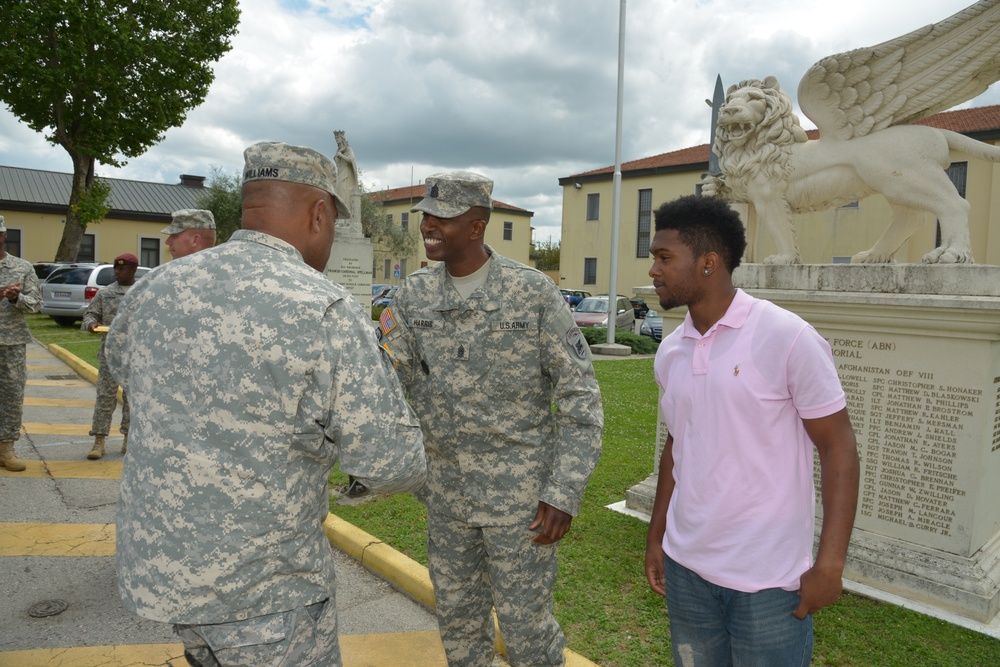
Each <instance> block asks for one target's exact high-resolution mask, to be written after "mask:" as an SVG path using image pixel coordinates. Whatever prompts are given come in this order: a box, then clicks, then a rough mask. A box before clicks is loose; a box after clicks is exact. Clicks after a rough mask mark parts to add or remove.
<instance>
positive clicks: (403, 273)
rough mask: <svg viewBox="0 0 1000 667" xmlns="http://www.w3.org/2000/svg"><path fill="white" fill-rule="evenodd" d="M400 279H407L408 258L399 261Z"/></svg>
mask: <svg viewBox="0 0 1000 667" xmlns="http://www.w3.org/2000/svg"><path fill="white" fill-rule="evenodd" d="M399 277H400V278H405V277H406V258H405V257H404V258H403V259H401V260H399Z"/></svg>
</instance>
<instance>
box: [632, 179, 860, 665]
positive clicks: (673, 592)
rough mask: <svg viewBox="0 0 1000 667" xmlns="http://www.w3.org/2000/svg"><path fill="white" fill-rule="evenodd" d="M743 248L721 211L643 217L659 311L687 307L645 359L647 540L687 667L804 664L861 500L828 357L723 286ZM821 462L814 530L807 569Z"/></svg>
mask: <svg viewBox="0 0 1000 667" xmlns="http://www.w3.org/2000/svg"><path fill="white" fill-rule="evenodd" d="M745 248H746V237H745V235H744V230H743V224H742V222H741V221H740V219H739V216H738V215H737V214H736V213H735V212H734V211H733V210H732V209H731V208H729V206H728V205H727V204H726V203H724V202H723V201H721V200H719V199H715V198H710V197H697V196H689V197H682V198H680V199H677V200H674V201H671V202H668V203H666V204H664V205H663V206H661V207H660V208H659V209H658V210H657V211H656V235H655V236H654V237H653V243H652V245H651V247H650V250H649V253H650V255H652V257H653V266H652V268H651V269H650V270H649V275H650V277H651V278H652V279H653V286H654V287H655V288H656V293H657V296H659V299H660V305H661V306H662V307H663V308H664V309H665V310H666V309H670V308H674V307H677V306H687V307H688V314H687V315H686V316H685V318H684V323H683V324H681V325H680V326H679V327H677V329H675V330H674V332H673V333H671V334H670V335H669V336H667V337H666V338H664V339H663V342H662V343H661V344H660V348H659V350H658V351H657V353H656V362H655V372H656V380H657V382H658V383H659V385H660V387H662V389H663V398H662V399H661V402H660V404H661V408H662V410H663V417H664V420H665V422H666V424H667V426H668V428H669V431H670V435H669V436H668V437H667V441H666V444H665V446H664V448H663V455H662V457H661V458H660V466H659V482H658V485H657V489H656V499H655V501H654V503H653V514H652V518H651V520H650V524H649V533H648V536H647V539H646V578H647V579H648V580H649V585H650V587H651V588H652V589H653V590H654V591H656V592H657V593H659V594H660V595H665V596H666V598H667V610H668V613H669V616H670V633H671V641H672V644H673V653H674V660H675V662H676V663H677V664H678V665H683V666H684V667H702V666H706V667H709V666H711V667H715V666H717V665H731V664H737V665H768V666H769V667H781V666H785V665H787V666H796V667H799V666H802V667H805V666H807V665H808V664H809V661H810V658H811V656H812V645H813V627H812V614H813V613H814V612H816V611H817V610H819V609H821V608H823V607H826V606H828V605H830V604H833V603H834V602H835V601H836V600H837V597H838V596H839V595H840V592H841V576H842V574H843V571H844V564H845V561H846V559H847V546H848V543H849V542H850V537H851V529H852V527H853V525H854V514H855V510H856V508H857V499H858V477H859V463H858V453H857V442H856V440H855V436H854V430H853V428H852V427H851V422H850V419H849V418H848V416H847V408H846V402H845V399H844V391H843V389H842V388H841V386H840V379H839V378H838V376H837V370H836V368H835V367H834V364H833V356H832V354H831V353H830V346H829V345H828V344H827V342H826V341H825V340H824V339H823V338H822V337H821V336H820V335H819V334H818V333H817V332H816V330H815V329H813V327H812V326H810V325H809V324H808V323H807V322H805V321H804V320H802V319H801V318H800V317H798V316H797V315H795V314H793V313H791V312H789V311H787V310H784V309H782V308H779V307H778V306H776V305H774V304H773V303H770V302H769V301H764V300H761V299H755V298H753V297H751V296H750V295H748V294H747V293H745V292H744V291H742V290H740V289H737V288H735V287H734V286H733V282H732V272H733V270H734V269H735V268H736V267H737V266H739V263H740V258H741V257H742V256H743V251H744V249H745ZM814 446H815V449H816V451H817V452H818V453H819V461H820V467H821V478H820V479H821V489H822V498H823V526H822V530H821V533H820V542H819V550H818V553H817V555H816V560H815V562H813V559H812V547H813V523H814V516H815V491H814V488H813V447H814Z"/></svg>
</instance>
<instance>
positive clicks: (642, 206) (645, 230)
mask: <svg viewBox="0 0 1000 667" xmlns="http://www.w3.org/2000/svg"><path fill="white" fill-rule="evenodd" d="M652 219H653V190H652V189H651V188H649V189H645V190H639V219H638V229H637V230H636V234H635V256H636V258H637V259H646V258H647V257H648V256H649V228H650V221H651V220H652Z"/></svg>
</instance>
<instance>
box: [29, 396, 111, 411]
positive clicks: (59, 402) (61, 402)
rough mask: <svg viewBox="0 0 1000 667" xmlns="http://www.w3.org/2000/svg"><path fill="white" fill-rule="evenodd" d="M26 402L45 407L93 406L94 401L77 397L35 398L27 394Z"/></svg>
mask: <svg viewBox="0 0 1000 667" xmlns="http://www.w3.org/2000/svg"><path fill="white" fill-rule="evenodd" d="M24 404H25V405H30V406H33V407H43V408H92V407H94V401H91V400H87V399H76V398H35V397H33V396H25V398H24Z"/></svg>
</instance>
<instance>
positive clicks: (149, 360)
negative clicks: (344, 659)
mask: <svg viewBox="0 0 1000 667" xmlns="http://www.w3.org/2000/svg"><path fill="white" fill-rule="evenodd" d="M244 158H245V162H246V168H245V170H244V178H243V190H242V199H243V219H242V229H240V230H238V231H237V232H236V233H235V234H233V236H232V237H231V238H230V240H228V241H227V242H225V243H223V244H221V245H218V246H216V247H214V248H209V249H207V250H203V251H201V252H198V253H195V254H194V255H191V256H189V257H187V258H185V259H184V261H181V262H169V263H167V264H164V265H163V266H162V267H159V268H158V269H157V270H156V271H155V272H154V273H153V274H152V275H150V276H148V277H147V278H146V279H144V280H143V281H141V282H140V283H139V284H138V285H136V287H135V288H134V289H133V290H132V292H131V293H130V294H129V295H128V296H127V297H126V298H125V300H124V301H123V302H122V305H121V307H120V308H119V311H118V316H117V317H116V318H115V321H114V323H113V324H112V326H111V331H110V332H109V334H108V339H107V346H108V361H109V364H110V365H111V368H112V370H113V372H114V373H115V375H116V376H117V377H118V378H119V380H121V382H122V386H123V387H125V388H126V389H127V390H128V391H129V396H130V398H131V400H132V413H133V422H132V447H131V449H130V451H129V455H128V458H127V459H126V462H125V466H124V470H123V472H122V480H121V491H120V498H119V503H118V533H117V566H118V582H119V591H120V593H121V595H122V599H123V600H124V602H125V605H126V606H127V607H128V608H130V609H132V610H133V611H135V612H136V613H137V614H139V615H140V616H143V617H145V618H150V619H153V620H157V621H164V622H168V623H173V624H174V627H175V630H176V632H177V633H178V635H179V636H180V638H181V639H182V641H183V642H184V649H185V655H186V657H187V659H188V660H189V661H190V662H191V664H194V665H205V666H206V667H207V666H210V665H272V666H277V665H284V666H287V667H293V666H298V665H324V666H325V665H331V666H338V665H341V659H340V647H339V641H338V638H337V613H336V604H335V601H334V589H335V580H334V563H333V554H332V552H331V549H330V543H329V541H328V540H327V537H326V534H325V533H324V531H323V526H322V524H323V521H324V519H325V518H326V516H327V514H328V512H329V489H328V482H327V479H328V477H329V474H330V470H331V468H332V467H333V464H334V462H335V461H337V460H338V459H339V461H340V467H341V469H342V470H343V471H344V472H345V473H348V474H351V475H354V476H355V477H357V478H358V479H361V480H362V481H363V482H364V484H365V485H366V486H368V487H369V488H371V489H372V490H374V491H376V492H392V491H409V490H412V489H414V488H416V487H418V486H420V484H422V483H423V481H424V477H425V475H426V466H425V463H424V452H423V443H422V437H421V433H420V425H419V424H418V423H417V420H416V416H415V415H414V414H413V412H412V410H411V409H410V408H409V406H408V405H407V403H406V400H405V398H404V396H403V392H402V388H401V387H400V384H399V381H398V379H397V378H396V375H395V373H394V372H393V369H392V361H391V359H390V357H389V356H388V353H387V352H386V351H385V350H383V349H381V348H380V347H379V345H378V341H377V340H376V332H375V331H374V329H373V327H372V324H371V317H370V314H369V313H367V312H365V311H364V310H363V309H362V308H361V306H360V305H359V304H358V303H357V301H355V300H354V299H353V298H352V297H351V295H350V292H349V291H348V290H346V289H344V288H343V287H341V286H340V285H337V284H335V283H333V282H331V281H330V280H329V279H328V278H327V277H326V276H325V275H324V274H323V269H324V268H325V266H326V262H327V260H328V258H329V255H330V249H331V245H332V243H333V238H334V227H335V221H336V218H337V217H338V215H349V208H348V207H347V205H346V204H345V203H344V201H343V200H342V199H341V197H340V195H339V194H338V192H337V189H336V185H335V184H336V182H337V167H336V165H335V164H334V162H333V161H332V160H330V159H329V158H327V157H326V156H324V155H322V154H320V153H318V152H316V151H314V150H311V149H309V148H303V147H299V146H289V145H287V144H282V143H259V144H254V145H253V146H250V147H249V148H248V149H246V151H245V153H244Z"/></svg>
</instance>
